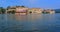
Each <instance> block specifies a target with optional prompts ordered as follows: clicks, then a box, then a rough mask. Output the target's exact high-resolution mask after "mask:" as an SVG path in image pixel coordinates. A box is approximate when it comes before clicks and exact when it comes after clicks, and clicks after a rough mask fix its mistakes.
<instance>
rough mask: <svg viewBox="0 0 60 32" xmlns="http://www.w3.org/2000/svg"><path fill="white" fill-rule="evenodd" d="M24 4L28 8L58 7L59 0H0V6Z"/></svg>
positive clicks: (59, 6)
mask: <svg viewBox="0 0 60 32" xmlns="http://www.w3.org/2000/svg"><path fill="white" fill-rule="evenodd" d="M16 5H17V6H18V5H20V6H21V5H24V6H27V7H30V8H33V7H36V8H54V9H56V8H57V9H58V8H60V0H0V7H1V6H2V7H7V6H16Z"/></svg>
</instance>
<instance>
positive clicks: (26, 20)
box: [0, 13, 60, 32]
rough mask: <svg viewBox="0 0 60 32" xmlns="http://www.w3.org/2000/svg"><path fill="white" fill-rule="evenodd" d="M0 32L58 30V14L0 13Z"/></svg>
mask: <svg viewBox="0 0 60 32" xmlns="http://www.w3.org/2000/svg"><path fill="white" fill-rule="evenodd" d="M0 32H60V14H59V13H57V14H30V15H18V14H0Z"/></svg>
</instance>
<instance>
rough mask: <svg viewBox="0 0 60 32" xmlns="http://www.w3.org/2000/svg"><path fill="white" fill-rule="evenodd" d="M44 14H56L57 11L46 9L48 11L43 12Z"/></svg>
mask: <svg viewBox="0 0 60 32" xmlns="http://www.w3.org/2000/svg"><path fill="white" fill-rule="evenodd" d="M43 13H49V14H54V13H55V11H54V10H53V9H46V10H44V11H43Z"/></svg>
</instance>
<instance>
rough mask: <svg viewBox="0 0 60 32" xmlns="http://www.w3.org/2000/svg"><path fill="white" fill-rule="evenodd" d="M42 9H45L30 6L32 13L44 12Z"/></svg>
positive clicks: (29, 11)
mask: <svg viewBox="0 0 60 32" xmlns="http://www.w3.org/2000/svg"><path fill="white" fill-rule="evenodd" d="M42 11H43V9H41V8H30V9H28V13H32V14H34V13H40V14H41V13H42Z"/></svg>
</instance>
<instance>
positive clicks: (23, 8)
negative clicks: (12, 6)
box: [16, 7, 28, 14]
mask: <svg viewBox="0 0 60 32" xmlns="http://www.w3.org/2000/svg"><path fill="white" fill-rule="evenodd" d="M27 12H28V8H26V7H16V13H19V14H21V13H22V14H27Z"/></svg>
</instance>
